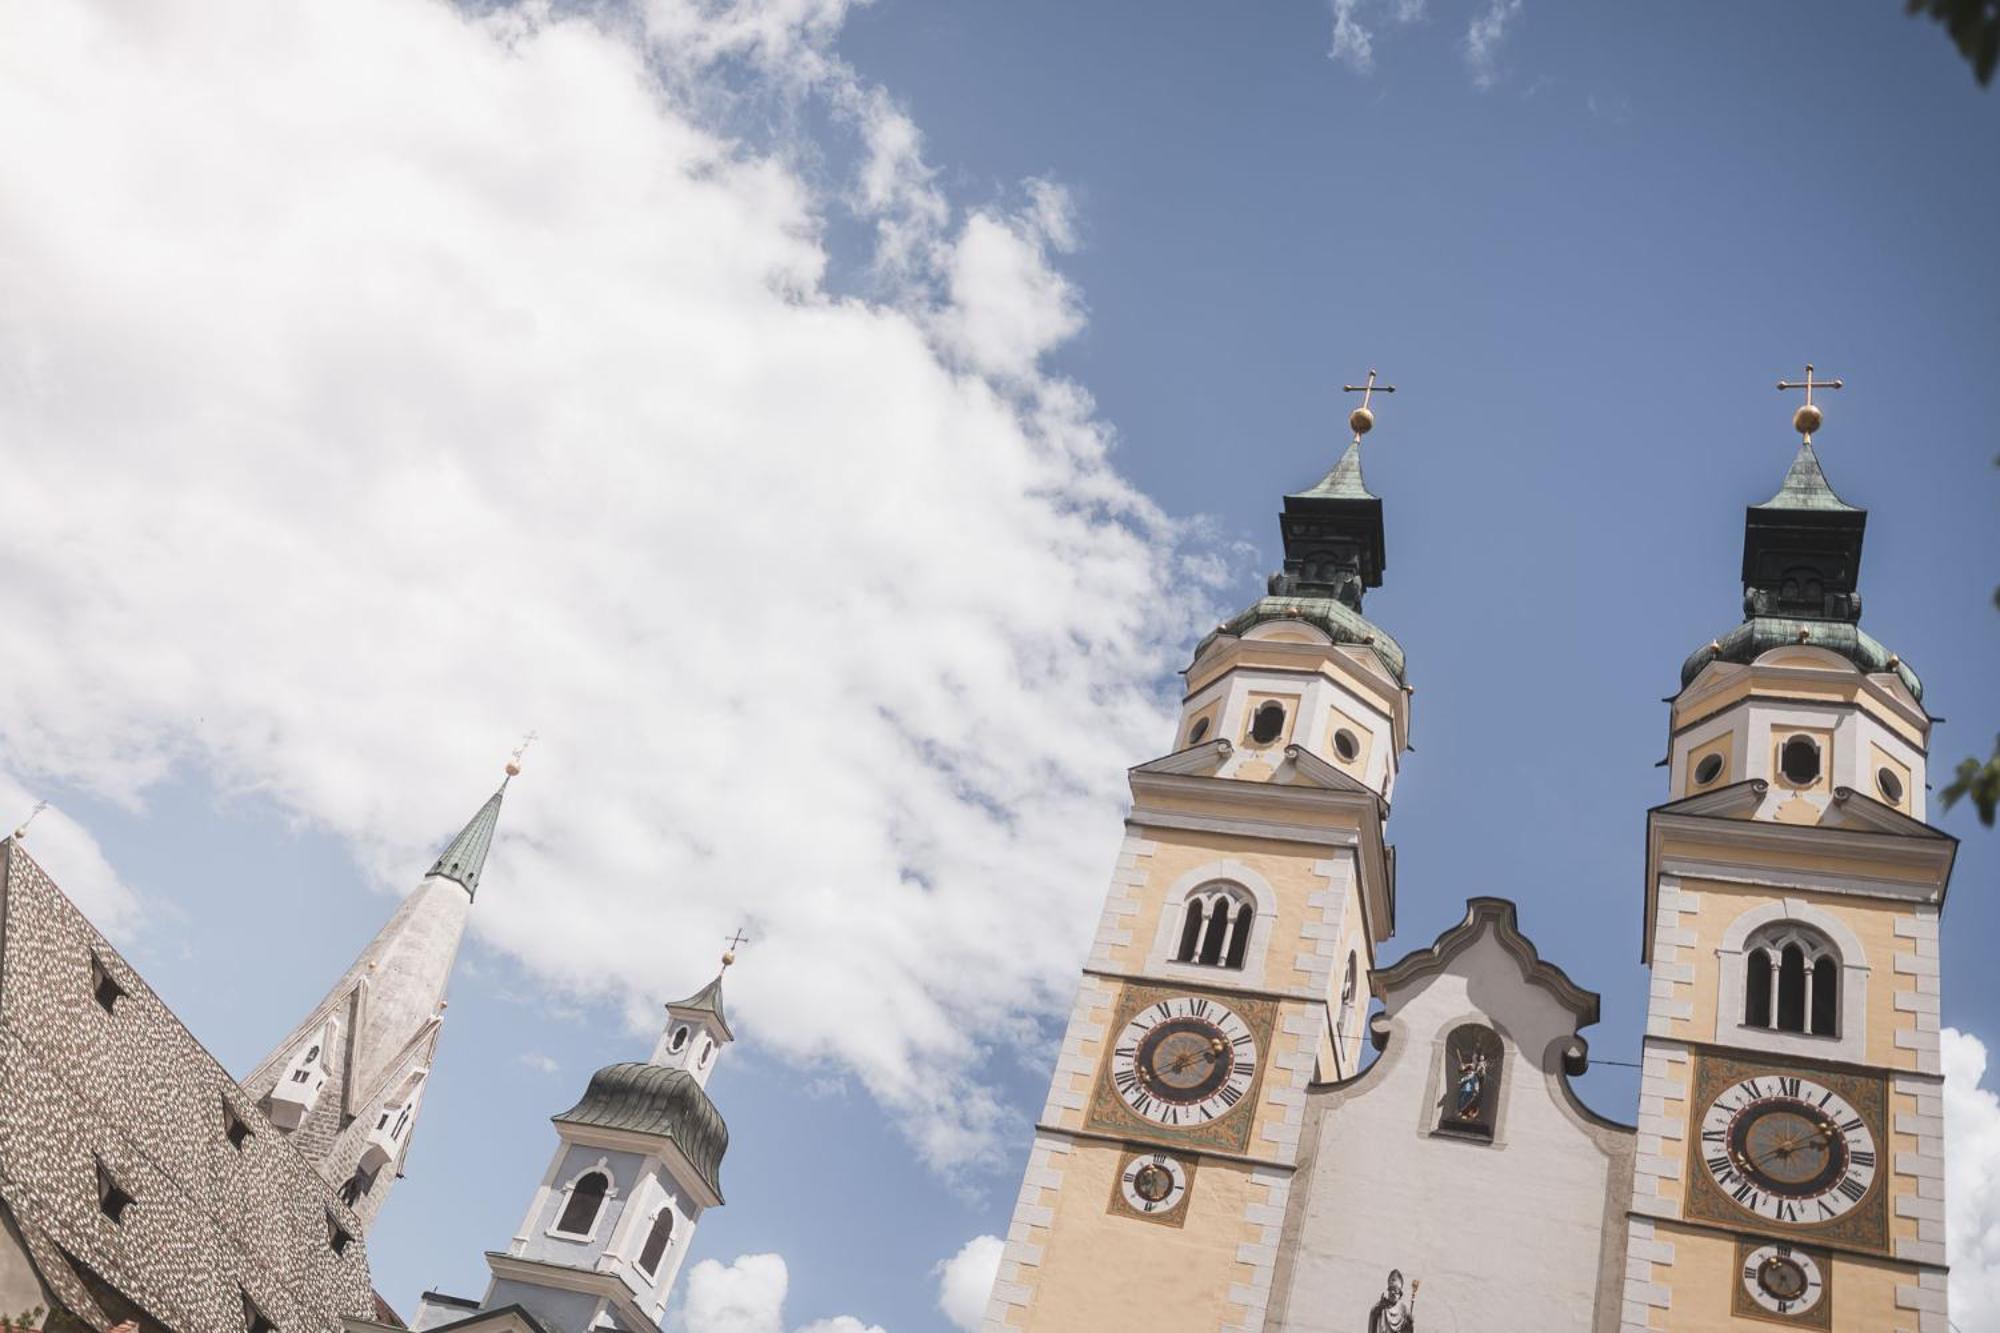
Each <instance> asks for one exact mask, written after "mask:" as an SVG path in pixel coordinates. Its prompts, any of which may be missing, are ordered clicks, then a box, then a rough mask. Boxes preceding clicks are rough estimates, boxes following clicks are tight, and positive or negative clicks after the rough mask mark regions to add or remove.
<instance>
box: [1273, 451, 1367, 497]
mask: <svg viewBox="0 0 2000 1333" xmlns="http://www.w3.org/2000/svg"><path fill="white" fill-rule="evenodd" d="M1293 494H1294V495H1296V496H1298V497H1299V498H1300V499H1304V498H1306V497H1308V496H1314V495H1323V496H1327V497H1329V498H1331V499H1335V500H1377V503H1379V502H1380V501H1379V500H1378V499H1377V497H1376V496H1374V495H1372V494H1370V492H1369V490H1368V486H1367V484H1366V483H1365V482H1363V481H1362V479H1361V437H1360V436H1358V435H1357V436H1355V437H1354V439H1353V440H1352V441H1350V442H1349V443H1348V446H1347V449H1346V452H1344V453H1342V454H1341V456H1340V460H1339V461H1338V462H1336V463H1335V464H1334V465H1333V467H1332V468H1331V469H1330V470H1329V471H1328V472H1327V474H1326V475H1325V476H1324V477H1321V478H1320V479H1319V484H1318V485H1317V486H1313V487H1311V488H1309V489H1307V490H1303V491H1295V492H1293ZM1287 498H1290V497H1287Z"/></svg>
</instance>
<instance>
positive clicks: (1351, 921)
mask: <svg viewBox="0 0 2000 1333" xmlns="http://www.w3.org/2000/svg"><path fill="white" fill-rule="evenodd" d="M1374 378H1375V377H1374V374H1373V372H1370V374H1369V379H1368V383H1367V384H1366V385H1363V386H1359V388H1358V391H1360V392H1363V393H1364V395H1369V394H1372V393H1374V392H1393V390H1390V389H1388V388H1387V386H1379V385H1376V384H1375V382H1374ZM1373 424H1374V417H1373V414H1372V411H1371V410H1370V408H1369V406H1368V398H1367V397H1365V396H1364V399H1363V406H1362V407H1361V408H1359V409H1357V410H1356V411H1355V412H1354V413H1353V415H1352V416H1351V417H1350V425H1351V426H1352V427H1353V430H1354V441H1353V443H1352V444H1351V445H1349V446H1348V448H1347V450H1346V452H1345V453H1344V454H1343V455H1342V456H1341V458H1340V460H1339V461H1338V463H1336V464H1335V466H1334V467H1333V469H1332V470H1331V471H1329V472H1328V473H1327V474H1326V476H1325V477H1324V478H1323V479H1321V481H1320V482H1319V483H1318V484H1317V485H1315V486H1313V487H1311V488H1310V489H1307V490H1304V491H1300V492H1297V493H1294V494H1291V495H1287V496H1286V497H1285V498H1284V512H1283V514H1282V516H1281V518H1280V526H1281V530H1282V533H1283V537H1284V549H1285V561H1284V568H1283V570H1282V571H1281V572H1279V573H1278V574H1275V575H1273V576H1272V578H1271V582H1270V589H1269V595H1268V596H1266V597H1263V598H1261V599H1259V600H1258V601H1257V602H1256V603H1255V604H1253V605H1252V606H1250V607H1249V608H1248V609H1246V610H1245V611H1243V612H1242V613H1240V614H1238V615H1237V616H1235V617H1234V618H1232V619H1230V620H1229V621H1227V622H1225V623H1224V624H1222V625H1220V626H1218V627H1217V628H1216V630H1215V631H1214V632H1213V633H1211V634H1210V635H1209V636H1208V637H1207V638H1205V639H1204V640H1202V642H1201V644H1200V645H1199V646H1198V647H1197V648H1196V650H1195V654H1194V660H1193V662H1192V664H1191V665H1190V666H1189V667H1188V668H1187V671H1186V673H1185V674H1186V690H1185V694H1184V696H1183V699H1182V703H1181V717H1180V722H1179V726H1178V730H1177V733H1176V739H1175V742H1174V749H1173V751H1172V752H1171V753H1169V754H1167V755H1166V756H1164V757H1163V758H1160V759H1156V760H1153V761H1152V762H1150V763H1146V764H1142V765H1140V766H1139V767H1137V768H1135V769H1133V770H1132V772H1131V788H1132V809H1131V813H1130V815H1129V816H1128V818H1127V820H1126V830H1127V832H1126V838H1125V843H1124V846H1123V849H1122V850H1121V852H1120V855H1119V858H1118V866H1117V870H1116V872H1115V873H1114V875H1113V877H1112V884H1111V889H1110V892H1109V895H1108V897H1107V899H1106V902H1105V907H1104V914H1103V917H1102V919H1101V920H1100V923H1099V925H1098V929H1097V934H1096V938H1095V941H1094V943H1093V945H1092V947H1091V952H1090V956H1089V959H1088V962H1087V963H1086V965H1085V967H1084V969H1083V979H1082V982H1081V984H1080V985H1079V987H1078V989H1077V996H1076V1001H1075V1005H1074V1008H1073V1009H1072V1012H1071V1016H1070V1020H1069V1025H1068V1029H1067V1031H1066V1033H1065V1035H1064V1038H1063V1043H1062V1047H1061V1054H1060V1056H1059V1058H1058V1059H1057V1062H1056V1068H1055V1077H1054V1081H1053V1084H1052V1086H1051V1088H1050V1090H1049V1097H1048V1102H1047V1104H1046V1106H1045V1108H1044V1109H1043V1112H1042V1115H1041V1119H1040V1122H1039V1123H1038V1124H1037V1126H1036V1132H1035V1143H1034V1147H1033V1150H1032V1153H1031V1155H1030V1158H1029V1164H1028V1170H1027V1177H1026V1180H1025V1181H1024V1183H1023V1185H1022V1188H1021V1194H1020V1198H1019V1201H1018V1202H1017V1203H1016V1205H1015V1209H1014V1216H1013V1223H1012V1226H1011V1227H1010V1229H1009V1231H1008V1235H1007V1247H1006V1251H1005V1254H1004V1256H1003V1258H1002V1262H1001V1266H1000V1274H999V1280H998V1282H997V1283H996V1285H995V1288H994V1293H993V1297H992V1300H991V1303H990V1304H989V1306H988V1309H987V1316H986V1325H987V1327H988V1328H991V1329H1008V1328H1024V1329H1025V1328H1032V1329H1063V1330H1069V1329H1074V1330H1101V1329H1109V1328H1154V1329H1170V1328H1197V1327H1199V1328H1205V1329H1214V1328H1218V1327H1219V1328H1227V1329H1261V1328H1262V1327H1263V1326H1264V1317H1265V1308H1266V1305H1267V1303H1268V1301H1269V1299H1270V1294H1271V1280H1272V1273H1273V1267H1274V1264H1275V1262H1276V1254H1277V1246H1278V1239H1279V1230H1280V1225H1281V1222H1282V1219H1283V1217H1284V1213H1285V1205H1286V1201H1287V1197H1288V1194H1289V1191H1290V1189H1291V1185H1292V1179H1293V1175H1294V1173H1295V1171H1296V1169H1297V1162H1298V1151H1299V1140H1300V1130H1301V1117H1302V1113H1303V1109H1304V1105H1305V1096H1306V1093H1305V1090H1306V1086H1307V1084H1308V1083H1309V1082H1310V1081H1312V1080H1314V1079H1315V1078H1318V1079H1333V1078H1340V1077H1344V1076H1345V1075H1347V1074H1350V1073H1352V1072H1353V1071H1354V1069H1355V1068H1356V1066H1357V1063H1358V1060H1359V1053H1360V1043H1361V1036H1362V1019H1363V1017H1364V1016H1365V1012H1366V1007H1367V996H1368V993H1369V992H1368V985H1369V974H1370V971H1371V969H1372V968H1373V965H1374V959H1375V947H1376V946H1377V945H1378V944H1379V943H1381V942H1382V941H1383V940H1385V939H1386V938H1387V937H1388V936H1389V934H1390V932H1391V930H1392V929H1393V926H1394V911H1395V876H1394V872H1395V859H1394V855H1393V849H1392V848H1390V847H1389V846H1388V845H1387V844H1386V843H1385V841H1384V821H1385V819H1386V818H1387V815H1388V808H1389V798H1390V796H1391V795H1392V793H1393V791H1394V787H1395V781H1396V768H1397V761H1398V758H1399V756H1400V755H1401V754H1402V752H1403V750H1404V748H1405V746H1406V744H1407V740H1408V731H1409V689H1408V687H1407V686H1406V685H1405V684H1404V676H1403V655H1402V651H1401V649H1400V648H1398V647H1397V645H1396V642H1395V640H1393V639H1392V638H1390V637H1389V636H1388V635H1387V634H1385V633H1383V632H1382V631H1381V630H1380V629H1378V628H1376V627H1375V626H1374V625H1373V624H1371V623H1370V622H1369V621H1368V620H1366V619H1364V618H1363V616H1362V614H1361V602H1362V596H1363V593H1364V592H1365V591H1366V590H1367V589H1369V588H1373V587H1376V586H1379V585H1380V583H1381V581H1382V571H1383V567H1384V564H1385V558H1384V544H1383V524H1382V502H1381V501H1380V500H1379V499H1378V498H1376V497H1375V496H1374V495H1371V494H1370V493H1369V492H1368V490H1367V488H1366V486H1365V485H1364V484H1363V481H1362V476H1361V436H1362V434H1364V433H1365V432H1366V431H1367V430H1368V429H1369V428H1370V427H1371V426H1372V425H1373Z"/></svg>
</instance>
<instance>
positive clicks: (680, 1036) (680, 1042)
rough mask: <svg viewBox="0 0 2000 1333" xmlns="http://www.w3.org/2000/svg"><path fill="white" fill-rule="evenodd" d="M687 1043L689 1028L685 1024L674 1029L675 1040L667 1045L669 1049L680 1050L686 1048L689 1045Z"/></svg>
mask: <svg viewBox="0 0 2000 1333" xmlns="http://www.w3.org/2000/svg"><path fill="white" fill-rule="evenodd" d="M687 1044H688V1030H687V1028H686V1026H685V1025H683V1026H681V1027H677V1028H675V1029H674V1039H673V1042H672V1043H671V1044H670V1045H669V1046H668V1047H667V1049H668V1050H670V1051H680V1050H682V1049H684V1048H685V1047H686V1046H687Z"/></svg>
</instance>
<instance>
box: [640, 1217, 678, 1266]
mask: <svg viewBox="0 0 2000 1333" xmlns="http://www.w3.org/2000/svg"><path fill="white" fill-rule="evenodd" d="M673 1238H674V1210H673V1209H671V1208H662V1209H660V1211H659V1212H658V1213H657V1214H655V1215H654V1217H653V1229H652V1230H651V1231H648V1232H647V1233H646V1244H645V1246H644V1247H643V1248H642V1249H640V1251H639V1267H641V1268H643V1269H644V1270H646V1276H647V1277H657V1276H659V1272H660V1260H661V1259H663V1258H665V1257H666V1253H667V1244H668V1242H669V1241H671V1240H673Z"/></svg>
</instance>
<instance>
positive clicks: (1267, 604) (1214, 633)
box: [1194, 595, 1407, 685]
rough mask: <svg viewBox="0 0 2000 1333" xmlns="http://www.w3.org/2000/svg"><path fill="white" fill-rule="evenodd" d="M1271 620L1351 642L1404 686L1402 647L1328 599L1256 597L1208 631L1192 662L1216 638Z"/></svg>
mask: <svg viewBox="0 0 2000 1333" xmlns="http://www.w3.org/2000/svg"><path fill="white" fill-rule="evenodd" d="M1271 620H1303V621H1304V622H1305V623H1306V624H1308V625H1311V626H1313V627H1315V628H1316V629H1318V630H1320V631H1321V632H1323V633H1324V634H1326V635H1327V636H1328V637H1329V638H1331V639H1332V640H1333V641H1334V642H1335V643H1352V644H1358V645H1360V646H1362V647H1365V648H1369V649H1372V650H1373V651H1374V653H1375V656H1376V658H1377V659H1378V660H1379V661H1380V662H1381V663H1382V666H1383V669H1384V670H1386V671H1387V672H1388V673H1389V675H1390V677H1391V678H1392V679H1393V680H1394V681H1395V682H1396V683H1397V684H1398V685H1402V684H1405V683H1407V682H1406V681H1405V680H1404V678H1403V646H1402V645H1401V644H1399V643H1397V642H1396V641H1395V640H1394V639H1392V638H1390V637H1389V636H1388V635H1387V634H1385V633H1384V632H1383V631H1381V630H1380V629H1378V628H1376V626H1375V622H1373V621H1372V620H1369V619H1368V618H1367V617H1366V616H1364V615H1362V614H1361V613H1360V612H1359V611H1356V610H1354V609H1353V608H1351V607H1349V606H1348V605H1347V604H1346V603H1345V602H1340V601H1336V600H1334V599H1333V598H1331V597H1299V596H1284V595H1274V596H1270V597H1260V598H1258V599H1257V600H1256V601H1255V602H1253V603H1251V604H1250V606H1249V607H1247V608H1246V609H1244V610H1242V611H1239V612H1237V613H1236V614H1235V615H1233V616H1231V617H1230V618H1229V619H1227V620H1225V621H1223V622H1222V623H1221V624H1220V625H1217V626H1216V627H1215V628H1214V629H1213V630H1211V631H1210V632H1209V634H1208V635H1207V636H1206V637H1205V638H1203V639H1202V641H1201V643H1200V644H1199V645H1197V646H1196V648H1195V650H1194V656H1195V660H1196V661H1200V660H1201V655H1202V654H1203V653H1205V652H1207V651H1208V645H1209V644H1211V643H1214V642H1215V640H1216V638H1217V637H1218V636H1220V635H1224V634H1236V635H1241V634H1244V633H1246V632H1248V631H1249V630H1250V629H1251V628H1252V627H1254V626H1257V625H1261V624H1264V623H1265V622H1266V621H1271Z"/></svg>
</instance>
